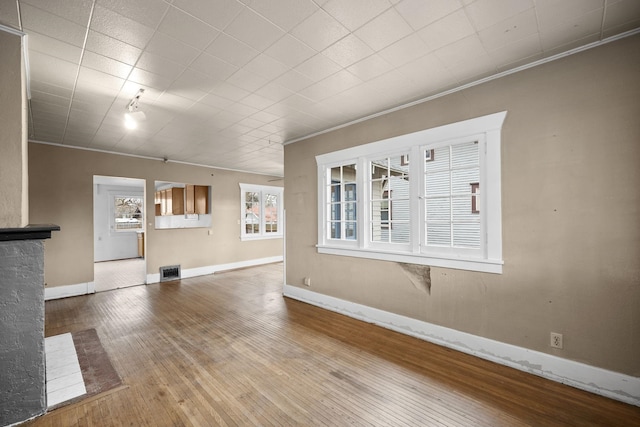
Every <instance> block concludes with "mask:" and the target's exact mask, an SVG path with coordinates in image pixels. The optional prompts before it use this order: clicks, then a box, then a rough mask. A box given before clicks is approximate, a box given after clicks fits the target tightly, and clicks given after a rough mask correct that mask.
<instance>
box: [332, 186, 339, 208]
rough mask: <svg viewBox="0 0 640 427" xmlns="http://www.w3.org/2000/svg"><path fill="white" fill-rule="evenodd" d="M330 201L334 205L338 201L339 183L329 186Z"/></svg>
mask: <svg viewBox="0 0 640 427" xmlns="http://www.w3.org/2000/svg"><path fill="white" fill-rule="evenodd" d="M331 201H332V202H334V203H335V202H339V201H340V184H339V183H338V184H336V185H332V186H331Z"/></svg>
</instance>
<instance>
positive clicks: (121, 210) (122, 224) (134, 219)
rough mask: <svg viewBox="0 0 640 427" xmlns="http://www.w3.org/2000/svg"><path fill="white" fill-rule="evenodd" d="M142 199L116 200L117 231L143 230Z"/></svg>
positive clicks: (119, 198)
mask: <svg viewBox="0 0 640 427" xmlns="http://www.w3.org/2000/svg"><path fill="white" fill-rule="evenodd" d="M143 203H144V201H143V200H142V197H116V198H115V206H114V207H115V209H114V213H115V228H116V230H139V229H142V208H143Z"/></svg>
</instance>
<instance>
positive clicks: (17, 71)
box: [0, 30, 29, 228]
mask: <svg viewBox="0 0 640 427" xmlns="http://www.w3.org/2000/svg"><path fill="white" fill-rule="evenodd" d="M0 46H2V48H1V49H0V88H2V90H0V105H2V108H0V186H2V191H1V192H0V196H1V197H0V228H15V227H24V226H25V225H27V224H28V223H29V211H28V193H27V191H28V185H27V182H28V181H27V140H26V138H27V134H26V130H27V127H26V123H25V119H26V114H25V110H26V101H25V100H26V96H25V89H24V84H23V81H24V80H23V68H22V40H21V37H20V36H17V35H14V34H9V33H7V32H4V31H2V30H0Z"/></svg>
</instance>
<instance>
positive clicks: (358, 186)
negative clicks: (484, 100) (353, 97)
mask: <svg viewBox="0 0 640 427" xmlns="http://www.w3.org/2000/svg"><path fill="white" fill-rule="evenodd" d="M505 116H506V112H503V113H496V114H492V115H489V116H484V117H480V118H477V119H471V120H467V121H464V122H460V123H454V124H451V125H446V126H441V127H438V128H434V129H428V130H425V131H421V132H416V133H412V134H408V135H402V136H399V137H395V138H391V139H388V140H383V141H377V142H374V143H371V144H365V145H360V146H357V147H353V148H350V149H346V150H341V151H338V152H333V153H328V154H324V155H321V156H317V158H316V160H317V162H318V183H319V184H318V205H319V206H320V207H321V208H320V209H319V224H318V251H319V252H320V253H329V254H335V255H347V256H356V257H365V258H374V259H384V260H391V261H399V262H409V263H415V264H423V265H433V266H441V267H450V268H459V269H466V270H475V271H485V272H492V273H501V272H502V234H501V198H500V132H501V127H502V123H503V121H504V118H505Z"/></svg>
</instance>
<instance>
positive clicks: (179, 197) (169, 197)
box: [156, 187, 184, 215]
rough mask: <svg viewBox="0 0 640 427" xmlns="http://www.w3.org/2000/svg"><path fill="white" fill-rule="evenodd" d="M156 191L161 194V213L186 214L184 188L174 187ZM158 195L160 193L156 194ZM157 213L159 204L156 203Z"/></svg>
mask: <svg viewBox="0 0 640 427" xmlns="http://www.w3.org/2000/svg"><path fill="white" fill-rule="evenodd" d="M156 193H159V196H160V197H159V200H160V203H159V206H160V215H184V188H180V187H172V188H167V189H166V190H161V191H157V192H156ZM157 196H158V194H156V197H157ZM157 214H158V204H156V215H157Z"/></svg>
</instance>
